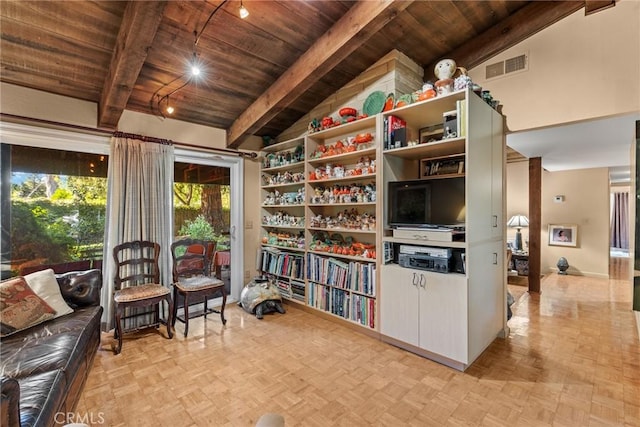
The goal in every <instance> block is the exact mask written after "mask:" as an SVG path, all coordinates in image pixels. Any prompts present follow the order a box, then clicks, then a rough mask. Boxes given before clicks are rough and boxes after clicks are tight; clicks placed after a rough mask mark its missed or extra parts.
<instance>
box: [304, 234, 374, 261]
mask: <svg viewBox="0 0 640 427" xmlns="http://www.w3.org/2000/svg"><path fill="white" fill-rule="evenodd" d="M309 249H310V250H312V251H317V252H326V253H330V254H338V255H349V256H356V257H362V258H369V259H371V258H375V257H376V245H371V244H367V243H359V242H355V241H354V240H353V238H352V237H347V238H345V239H343V238H342V236H341V235H340V234H333V235H331V237H329V235H328V234H327V233H326V232H325V231H321V232H318V233H316V234H314V236H313V241H312V242H311V244H309Z"/></svg>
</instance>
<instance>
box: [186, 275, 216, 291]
mask: <svg viewBox="0 0 640 427" xmlns="http://www.w3.org/2000/svg"><path fill="white" fill-rule="evenodd" d="M174 286H176V287H177V288H178V289H179V290H181V291H183V292H190V291H191V292H193V291H199V290H202V289H207V288H218V287H220V286H224V282H223V281H222V280H220V279H216V278H215V277H208V276H192V277H182V278H180V281H179V282H176V283H174Z"/></svg>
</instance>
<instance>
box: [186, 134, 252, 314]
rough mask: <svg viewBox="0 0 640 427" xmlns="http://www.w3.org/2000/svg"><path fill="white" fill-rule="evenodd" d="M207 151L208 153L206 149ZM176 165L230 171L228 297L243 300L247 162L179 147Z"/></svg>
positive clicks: (233, 299) (241, 159)
mask: <svg viewBox="0 0 640 427" xmlns="http://www.w3.org/2000/svg"><path fill="white" fill-rule="evenodd" d="M203 149H206V148H204V147H203ZM174 162H180V163H195V164H199V165H204V166H216V167H224V168H229V175H230V181H231V182H230V194H229V199H230V200H229V201H230V203H231V207H230V209H231V210H230V224H229V237H230V239H231V256H232V262H231V265H230V273H231V292H230V294H229V295H227V297H228V299H227V304H229V302H233V301H239V300H240V292H241V291H242V287H243V275H242V272H243V271H244V227H242V224H243V223H244V195H243V188H244V160H243V158H242V157H240V156H229V155H220V154H214V153H212V152H210V151H207V152H205V151H199V150H197V149H186V148H181V147H179V146H176V147H175V151H174Z"/></svg>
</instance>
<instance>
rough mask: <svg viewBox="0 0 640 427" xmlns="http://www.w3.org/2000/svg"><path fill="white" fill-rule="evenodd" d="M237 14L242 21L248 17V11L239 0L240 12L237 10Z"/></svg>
mask: <svg viewBox="0 0 640 427" xmlns="http://www.w3.org/2000/svg"><path fill="white" fill-rule="evenodd" d="M238 13H239V14H240V18H242V19H245V18H246V17H247V16H249V11H248V10H247V8H246V7H244V5H243V4H242V0H240V10H239V12H238Z"/></svg>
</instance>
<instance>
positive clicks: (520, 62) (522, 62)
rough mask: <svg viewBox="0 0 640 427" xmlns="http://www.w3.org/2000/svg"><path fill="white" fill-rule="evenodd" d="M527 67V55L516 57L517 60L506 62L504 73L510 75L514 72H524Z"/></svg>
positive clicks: (512, 59)
mask: <svg viewBox="0 0 640 427" xmlns="http://www.w3.org/2000/svg"><path fill="white" fill-rule="evenodd" d="M526 67H527V57H526V55H520V56H516V57H515V58H511V59H507V60H506V61H504V73H505V74H509V73H513V72H514V71H520V70H524V69H525V68H526Z"/></svg>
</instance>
